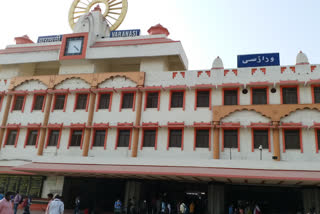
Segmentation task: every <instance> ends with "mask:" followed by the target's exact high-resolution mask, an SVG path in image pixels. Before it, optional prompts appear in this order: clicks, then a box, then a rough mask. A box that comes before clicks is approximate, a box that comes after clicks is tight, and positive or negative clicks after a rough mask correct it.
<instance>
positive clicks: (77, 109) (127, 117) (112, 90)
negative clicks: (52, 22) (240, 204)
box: [0, 12, 320, 213]
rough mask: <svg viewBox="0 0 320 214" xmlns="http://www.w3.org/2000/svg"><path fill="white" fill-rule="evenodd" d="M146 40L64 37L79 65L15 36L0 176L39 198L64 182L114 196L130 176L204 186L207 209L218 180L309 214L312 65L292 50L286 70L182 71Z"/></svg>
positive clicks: (7, 73)
mask: <svg viewBox="0 0 320 214" xmlns="http://www.w3.org/2000/svg"><path fill="white" fill-rule="evenodd" d="M97 13H98V12H97ZM93 16H94V15H93ZM155 32H156V34H154V33H155ZM159 32H160V33H161V34H159ZM79 33H80V34H79ZM149 34H150V35H147V36H138V37H133V38H96V37H93V36H92V33H91V32H89V33H86V32H75V34H68V35H65V36H64V37H65V38H68V37H73V36H79V35H84V38H85V40H87V41H86V42H85V43H84V50H83V53H82V55H81V56H80V57H75V56H71V57H70V56H69V57H67V58H66V57H64V56H63V54H62V53H63V51H64V50H65V46H66V42H65V41H63V42H54V43H38V44H37V43H31V41H29V40H28V39H27V38H22V37H20V38H16V40H17V43H20V44H16V45H10V46H8V47H6V48H5V49H4V50H0V79H1V81H0V91H1V101H0V121H1V130H0V145H1V150H0V165H1V166H2V167H0V170H1V171H0V173H1V174H3V175H12V176H13V175H15V176H17V175H22V176H31V177H32V176H44V178H46V179H44V180H43V181H42V184H41V185H40V192H37V196H38V197H43V198H45V197H46V194H47V193H49V192H57V193H60V194H62V193H63V191H64V190H63V188H64V179H65V177H67V176H71V177H72V176H78V177H103V178H105V179H109V178H119V179H127V180H128V183H127V186H126V188H127V190H126V191H127V193H126V196H125V197H126V199H125V200H128V198H129V197H130V195H132V194H133V195H136V196H137V197H138V198H139V193H137V192H139V190H140V188H142V187H141V184H139V182H140V180H158V179H161V180H166V179H167V180H171V181H186V182H195V183H204V184H208V207H209V210H210V213H223V210H224V209H225V206H226V201H225V200H222V198H224V194H225V191H224V189H223V188H222V187H223V186H224V185H225V184H232V185H233V184H240V185H251V186H266V187H267V186H275V187H282V186H285V187H290V188H299V189H301V194H302V198H303V206H304V208H305V209H309V208H312V207H315V208H316V209H317V212H319V209H320V202H319V201H320V190H319V186H320V164H319V162H320V154H319V140H320V112H319V110H320V104H319V103H320V65H318V64H310V63H309V62H308V59H307V57H306V56H305V54H303V53H302V52H301V53H299V54H298V56H297V60H296V63H295V64H294V65H290V66H269V67H257V68H231V69H229V68H224V66H223V63H222V60H221V59H220V58H219V57H218V58H216V59H215V60H214V62H213V65H212V68H209V69H205V70H192V71H191V70H187V68H188V61H187V57H186V54H185V52H184V50H183V47H182V45H181V42H180V41H173V40H171V39H169V38H168V32H167V30H166V29H165V28H163V27H162V26H160V25H158V26H155V27H153V28H151V29H150V30H149ZM259 147H260V149H259ZM37 178H38V177H37ZM132 179H134V181H132ZM18 186H19V185H18V184H16V186H15V187H10V188H12V190H13V189H14V188H18ZM130 186H136V188H133V189H135V191H129V190H128V189H130V188H132V187H130ZM137 186H139V188H138V187H137ZM142 186H143V184H142ZM30 188H31V187H29V189H30ZM31 189H32V188H31ZM4 190H5V189H4ZM4 190H3V191H4ZM6 190H8V189H6ZM26 191H27V190H26ZM137 194H138V195H137ZM217 198H218V199H217Z"/></svg>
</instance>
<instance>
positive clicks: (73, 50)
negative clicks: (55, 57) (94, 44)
mask: <svg viewBox="0 0 320 214" xmlns="http://www.w3.org/2000/svg"><path fill="white" fill-rule="evenodd" d="M83 41H84V37H71V38H67V42H66V48H65V51H64V55H65V56H73V55H81V54H82V50H83Z"/></svg>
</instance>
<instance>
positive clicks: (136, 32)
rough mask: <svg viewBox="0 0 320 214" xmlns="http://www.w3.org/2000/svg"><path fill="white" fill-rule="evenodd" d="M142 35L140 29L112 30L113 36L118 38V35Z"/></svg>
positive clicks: (111, 34)
mask: <svg viewBox="0 0 320 214" xmlns="http://www.w3.org/2000/svg"><path fill="white" fill-rule="evenodd" d="M135 36H140V30H139V29H135V30H116V31H111V32H110V37H111V38H117V37H135Z"/></svg>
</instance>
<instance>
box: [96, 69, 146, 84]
mask: <svg viewBox="0 0 320 214" xmlns="http://www.w3.org/2000/svg"><path fill="white" fill-rule="evenodd" d="M98 75H99V78H98V80H97V82H96V85H95V86H98V85H100V84H101V83H103V82H105V81H107V80H108V79H112V78H116V77H124V78H127V79H130V80H131V81H132V82H134V83H136V84H137V85H138V86H143V85H144V79H145V73H144V72H123V73H101V74H98Z"/></svg>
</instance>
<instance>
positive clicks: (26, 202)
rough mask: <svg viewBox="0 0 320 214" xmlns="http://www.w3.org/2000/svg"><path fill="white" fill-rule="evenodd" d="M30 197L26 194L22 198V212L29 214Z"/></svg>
mask: <svg viewBox="0 0 320 214" xmlns="http://www.w3.org/2000/svg"><path fill="white" fill-rule="evenodd" d="M30 205H31V197H30V196H27V197H26V198H25V199H24V200H23V204H22V206H23V207H24V210H23V214H30Z"/></svg>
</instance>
